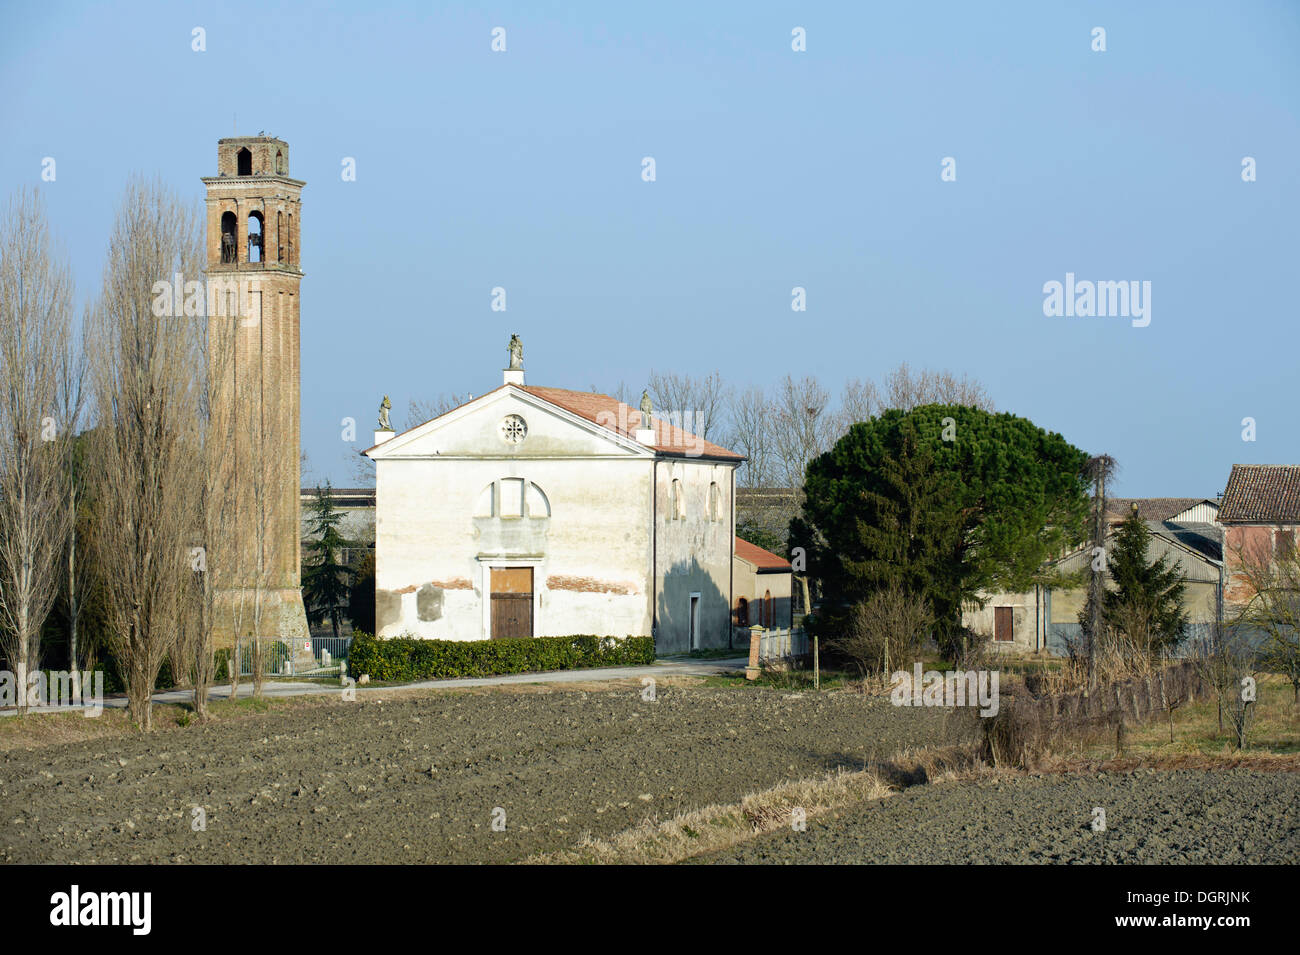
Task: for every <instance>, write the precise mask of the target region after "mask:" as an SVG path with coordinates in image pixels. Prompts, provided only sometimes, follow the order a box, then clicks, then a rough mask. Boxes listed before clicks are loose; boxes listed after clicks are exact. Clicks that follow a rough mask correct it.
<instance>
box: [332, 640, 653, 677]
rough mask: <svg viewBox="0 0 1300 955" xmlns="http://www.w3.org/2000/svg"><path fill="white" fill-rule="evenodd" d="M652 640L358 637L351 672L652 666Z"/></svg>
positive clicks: (468, 673) (447, 673) (445, 673)
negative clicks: (648, 664) (649, 664)
mask: <svg viewBox="0 0 1300 955" xmlns="http://www.w3.org/2000/svg"><path fill="white" fill-rule="evenodd" d="M654 659H655V642H654V638H653V637H594V636H574V637H521V638H518V639H508V640H419V639H416V638H414V637H392V638H389V639H386V640H381V639H377V638H375V637H372V636H370V635H369V634H365V633H354V634H353V636H352V646H351V647H350V648H349V650H348V672H349V673H350V674H351V675H352V676H354V677H359V676H361V674H363V673H368V674H370V678H371V679H372V680H386V681H407V680H435V679H437V680H440V679H454V678H457V677H479V676H495V675H498V674H502V673H532V672H536V671H540V670H580V669H587V668H590V667H618V666H637V665H642V664H647V663H653V662H654Z"/></svg>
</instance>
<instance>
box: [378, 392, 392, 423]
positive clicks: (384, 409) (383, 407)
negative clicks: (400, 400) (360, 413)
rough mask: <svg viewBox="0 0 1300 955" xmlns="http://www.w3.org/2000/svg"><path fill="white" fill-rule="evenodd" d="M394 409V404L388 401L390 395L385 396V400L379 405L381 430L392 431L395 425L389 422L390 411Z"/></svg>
mask: <svg viewBox="0 0 1300 955" xmlns="http://www.w3.org/2000/svg"><path fill="white" fill-rule="evenodd" d="M392 407H393V403H392V402H391V401H389V400H388V395H384V400H383V401H381V402H380V403H379V430H380V431H392V430H393V425H392V423H391V422H390V421H389V420H388V411H389V409H390V408H392Z"/></svg>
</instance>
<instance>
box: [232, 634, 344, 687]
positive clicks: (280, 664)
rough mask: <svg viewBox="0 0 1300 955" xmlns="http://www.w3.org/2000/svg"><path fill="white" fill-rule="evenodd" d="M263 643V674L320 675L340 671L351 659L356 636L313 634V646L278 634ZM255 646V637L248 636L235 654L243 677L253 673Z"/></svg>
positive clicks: (250, 675)
mask: <svg viewBox="0 0 1300 955" xmlns="http://www.w3.org/2000/svg"><path fill="white" fill-rule="evenodd" d="M261 643H262V648H261V649H262V667H261V669H262V675H263V676H320V675H324V674H327V673H337V672H338V671H339V666H340V665H341V664H343V663H344V662H346V660H347V658H348V649H349V648H350V647H351V646H352V637H351V636H346V637H333V636H327V637H316V636H313V637H312V638H311V643H310V649H309V648H308V644H307V641H305V640H304V641H302V644H301V645H297V644H296V643H295V644H291V643H289V642H288V641H285V640H279V639H276V638H274V637H266V638H264V639H263V640H262V641H261ZM255 649H256V648H255V646H254V641H253V638H252V637H247V638H245V639H244V640H241V641H240V643H239V647H238V648H237V650H236V652H235V654H234V655H235V658H236V659H237V660H238V661H239V675H240V677H241V678H243V677H252V675H253V661H254V660H255V659H256V654H255V652H254V651H255Z"/></svg>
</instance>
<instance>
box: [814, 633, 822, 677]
mask: <svg viewBox="0 0 1300 955" xmlns="http://www.w3.org/2000/svg"><path fill="white" fill-rule="evenodd" d="M821 688H822V658H821V647H820V646H819V645H818V637H817V634H815V633H814V634H813V689H814V690H820V689H821Z"/></svg>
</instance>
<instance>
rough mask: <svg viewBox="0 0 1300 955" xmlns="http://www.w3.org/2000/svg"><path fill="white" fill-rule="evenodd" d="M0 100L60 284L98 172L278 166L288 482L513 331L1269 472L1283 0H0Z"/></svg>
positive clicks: (1286, 422) (91, 243)
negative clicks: (233, 159) (42, 212)
mask: <svg viewBox="0 0 1300 955" xmlns="http://www.w3.org/2000/svg"><path fill="white" fill-rule="evenodd" d="M497 26H500V27H504V28H505V30H506V45H507V49H506V52H504V53H494V52H492V50H491V49H490V43H491V31H492V29H493V28H494V27H497ZM1097 26H1101V27H1104V28H1105V30H1106V46H1107V49H1106V51H1105V52H1104V53H1099V52H1094V51H1093V50H1092V49H1091V44H1092V38H1091V31H1092V29H1093V28H1094V27H1097ZM194 27H202V28H203V29H204V30H205V31H206V46H207V49H206V51H205V52H201V53H200V52H194V51H193V50H192V49H191V31H192V29H193V28H194ZM794 27H803V28H804V29H805V30H806V33H807V51H806V52H802V53H797V52H794V51H792V50H791V30H792V29H793V28H794ZM0 88H2V89H3V90H4V96H3V98H0V143H3V146H2V147H0V186H3V187H4V189H3V191H4V192H8V191H10V190H12V189H14V188H16V187H18V186H20V185H24V184H34V185H38V186H40V188H41V189H42V191H43V193H44V195H45V196H46V198H47V201H48V206H49V211H50V215H51V218H52V220H53V222H54V225H55V227H56V228H57V230H58V232H59V233H60V235H61V237H62V239H63V241H64V243H65V245H66V247H67V249H68V252H69V254H70V255H71V257H72V261H73V265H74V269H75V271H76V274H77V279H78V283H79V291H80V292H81V294H82V295H83V297H86V296H89V295H91V294H92V293H93V292H94V290H95V289H96V288H97V287H98V285H99V281H100V271H101V269H102V265H103V259H104V252H105V244H106V242H107V236H108V232H109V228H110V224H111V221H112V216H113V209H114V206H115V204H116V203H117V201H118V199H119V197H120V194H121V190H122V187H123V185H124V183H125V181H126V179H127V177H128V176H129V175H130V174H132V173H133V172H144V173H149V174H155V173H156V174H159V175H161V176H162V177H163V178H164V179H165V180H166V181H167V182H169V183H170V184H171V185H173V186H174V187H175V188H176V189H178V190H181V191H182V192H183V193H184V194H187V195H191V196H193V197H194V199H195V201H196V202H198V201H199V200H200V198H201V196H202V192H203V190H202V185H201V183H200V182H199V177H200V176H205V175H212V174H214V173H215V170H216V141H217V139H219V138H220V137H222V136H229V135H231V134H232V132H234V131H235V130H236V129H237V131H238V132H239V133H240V134H242V135H250V134H255V133H257V132H258V131H259V130H266V131H267V132H269V133H274V134H275V135H278V136H280V137H281V138H283V139H285V140H287V141H288V142H289V143H290V146H291V149H292V153H291V160H292V168H291V170H290V173H291V174H292V175H293V176H295V177H296V178H300V179H305V180H306V181H307V187H306V189H305V190H304V195H303V203H304V207H303V224H302V227H303V242H302V246H303V247H302V265H303V269H304V271H305V273H306V277H305V278H304V280H303V287H302V296H303V297H302V367H303V380H302V413H303V421H302V427H303V444H304V449H305V450H306V452H307V454H308V458H309V463H310V469H311V470H310V472H309V474H308V476H307V477H308V479H324V478H326V477H329V478H332V479H333V480H334V482H335V484H336V485H337V484H350V483H352V481H353V478H352V473H353V468H352V464H351V463H350V462H351V458H352V454H353V452H352V447H351V446H350V445H346V444H344V442H342V441H341V439H340V430H341V428H340V421H341V419H343V418H344V417H348V416H351V417H354V418H355V419H356V420H357V422H358V427H359V430H360V431H361V433H362V434H361V437H362V438H364V437H365V436H366V434H367V433H368V431H369V429H370V427H371V422H372V421H373V418H374V414H375V410H376V407H377V405H378V402H379V399H380V397H381V395H383V394H385V393H387V394H390V395H391V396H392V400H393V406H394V411H395V415H394V417H395V419H396V420H398V421H400V420H401V419H402V418H404V417H405V410H406V405H407V401H408V399H410V398H429V397H433V396H435V395H438V394H440V393H443V392H473V393H475V394H479V393H482V392H483V391H486V390H488V389H489V388H492V387H495V386H496V385H498V384H499V383H500V380H501V373H500V369H501V368H502V366H503V365H504V363H505V357H506V351H505V345H506V341H507V339H508V338H509V335H510V333H512V332H518V333H519V334H520V336H521V337H522V338H523V341H524V345H525V365H526V367H527V372H528V380H529V382H530V383H533V384H545V385H553V386H559V387H572V388H580V389H586V388H589V387H591V386H593V385H596V386H599V387H601V388H603V389H613V388H614V387H616V386H617V385H618V383H620V382H623V383H626V385H627V387H628V389H629V391H635V392H636V393H639V391H640V388H641V387H642V386H643V384H644V382H645V379H646V376H647V373H648V371H649V370H650V369H651V368H656V369H660V370H670V369H671V370H676V371H681V372H689V373H705V372H708V371H712V370H714V369H717V370H719V371H721V372H722V374H723V376H724V377H725V378H727V379H728V380H729V381H730V382H732V383H733V384H736V385H747V384H761V383H766V382H774V381H776V380H777V379H779V378H780V377H782V376H783V375H785V374H787V373H791V374H794V375H796V376H801V375H805V374H815V375H817V376H818V377H819V378H820V379H821V380H822V381H823V383H824V384H826V385H827V386H828V387H830V388H831V389H832V390H833V391H838V390H839V387H840V385H841V384H842V383H843V381H844V380H845V379H847V378H851V377H862V378H876V379H879V378H880V377H882V376H883V375H884V374H885V373H886V372H887V371H888V370H889V369H891V368H893V367H894V366H896V365H897V364H898V363H899V362H901V361H907V362H909V363H911V364H912V365H913V366H930V367H936V368H938V367H944V368H950V369H952V370H954V371H957V372H959V373H960V372H964V373H968V374H970V375H972V376H973V377H975V378H978V379H979V380H980V381H982V382H983V383H984V384H985V386H986V387H987V389H988V390H989V392H990V393H991V395H992V397H993V398H994V400H995V401H996V403H997V404H998V406H999V407H1000V408H1002V409H1005V410H1009V411H1013V412H1015V413H1017V414H1020V415H1024V416H1026V417H1028V418H1030V419H1032V420H1033V421H1034V422H1036V423H1037V424H1040V425H1042V426H1044V427H1047V428H1050V429H1053V430H1057V431H1060V432H1061V433H1062V434H1064V435H1065V436H1066V437H1067V438H1068V439H1069V440H1070V441H1071V442H1073V443H1074V444H1076V445H1078V446H1079V447H1082V448H1085V449H1087V450H1089V451H1092V452H1102V451H1105V452H1108V453H1110V454H1112V455H1114V456H1115V457H1116V458H1118V460H1119V462H1120V466H1121V470H1120V477H1119V481H1118V487H1117V488H1116V489H1115V490H1116V493H1119V494H1124V495H1131V496H1166V495H1168V496H1194V495H1202V494H1204V495H1214V494H1216V493H1218V492H1220V491H1221V490H1222V489H1223V487H1224V485H1225V483H1226V480H1227V475H1228V470H1229V468H1230V466H1231V465H1232V464H1233V463H1234V462H1259V463H1294V462H1296V461H1297V460H1300V414H1298V413H1297V378H1298V377H1300V375H1298V374H1297V368H1296V365H1297V355H1298V354H1300V348H1298V347H1297V345H1298V344H1300V341H1298V339H1300V333H1298V332H1297V330H1296V329H1297V320H1298V319H1300V307H1298V305H1297V303H1298V302H1300V296H1297V292H1296V287H1295V282H1296V277H1297V268H1296V263H1297V253H1298V252H1300V231H1298V230H1300V216H1298V215H1297V213H1298V212H1300V162H1297V157H1300V124H1298V122H1297V117H1298V115H1300V4H1297V3H1291V2H1274V3H1269V2H1248V3H1219V4H1209V3H1191V2H1177V3H1154V2H1153V3H1141V4H1134V3H1130V2H1118V3H1105V2H1090V3H1049V2H1032V3H1005V4H996V5H994V4H975V3H963V2H952V3H897V4H893V3H891V4H885V3H847V2H846V3H834V4H832V3H804V2H795V3H781V4H777V3H754V2H747V3H728V4H723V3H698V2H693V3H668V2H658V3H654V4H613V3H609V4H596V3H590V4H579V3H565V4H560V3H554V4H539V3H533V4H512V3H492V4H484V5H476V4H436V3H419V4H416V3H348V4H332V5H327V4H314V5H290V4H281V3H274V2H264V3H257V4H244V3H233V2H232V3H226V4H220V5H216V4H210V3H203V4H185V3H165V4H164V3H159V4H148V3H137V4H121V5H108V4H93V3H87V4H59V3H52V4H24V5H6V7H5V9H4V10H3V12H0ZM47 156H51V157H54V158H55V159H56V161H57V179H56V181H55V182H52V183H42V182H41V178H40V174H41V162H42V159H43V158H44V157H47ZM644 156H653V157H654V159H655V162H656V173H657V179H656V181H655V182H652V183H647V182H644V181H642V178H641V160H642V157H644ZM948 156H951V157H953V158H955V160H956V169H957V179H956V181H955V182H942V181H941V180H940V163H941V160H942V159H943V158H944V157H948ZM1246 156H1250V157H1254V159H1255V161H1256V163H1257V176H1258V178H1257V181H1255V182H1251V183H1246V182H1243V181H1242V178H1241V163H1242V158H1243V157H1246ZM344 157H354V158H355V160H356V172H357V175H356V181H354V182H345V181H343V180H342V178H341V176H340V171H341V163H342V160H343V158H344ZM1067 272H1073V273H1075V274H1076V276H1077V277H1078V278H1079V279H1092V280H1107V281H1111V280H1139V281H1150V282H1151V283H1152V302H1151V305H1152V309H1151V323H1150V325H1149V326H1148V327H1145V328H1134V327H1132V325H1131V323H1130V322H1129V321H1127V320H1125V319H1122V318H1063V317H1061V318H1049V317H1046V316H1044V314H1043V297H1044V296H1043V291H1042V289H1043V284H1044V283H1045V282H1048V281H1052V280H1056V281H1063V280H1064V277H1065V274H1066V273H1067ZM496 286H502V287H504V288H505V289H506V291H507V303H508V311H507V312H506V313H504V314H502V313H499V312H493V311H492V310H491V308H490V304H491V290H492V288H493V287H496ZM794 286H802V287H804V288H806V289H807V296H808V310H807V312H805V313H794V312H792V311H791V309H790V301H791V289H792V288H793V287H794ZM1248 416H1249V417H1253V418H1255V419H1256V422H1257V429H1258V430H1257V440H1256V441H1254V442H1244V441H1243V440H1242V423H1241V422H1242V419H1243V418H1245V417H1248ZM360 443H361V445H362V446H364V444H365V442H364V441H362V442H360Z"/></svg>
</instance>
